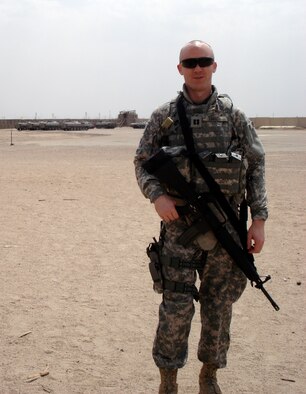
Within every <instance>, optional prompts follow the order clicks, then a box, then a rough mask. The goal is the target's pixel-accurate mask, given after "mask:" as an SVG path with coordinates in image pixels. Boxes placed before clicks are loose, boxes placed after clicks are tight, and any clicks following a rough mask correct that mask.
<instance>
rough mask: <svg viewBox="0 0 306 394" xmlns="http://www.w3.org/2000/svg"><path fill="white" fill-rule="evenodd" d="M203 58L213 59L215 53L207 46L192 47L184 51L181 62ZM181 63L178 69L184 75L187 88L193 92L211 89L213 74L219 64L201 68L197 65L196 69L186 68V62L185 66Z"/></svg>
mask: <svg viewBox="0 0 306 394" xmlns="http://www.w3.org/2000/svg"><path fill="white" fill-rule="evenodd" d="M203 57H205V58H207V57H208V58H213V52H212V50H211V48H210V47H208V46H206V45H203V46H195V45H190V46H187V47H185V48H183V49H182V52H181V56H180V61H181V62H182V61H183V60H186V59H192V58H203ZM181 62H180V64H178V66H177V68H178V71H179V73H180V74H181V75H183V77H184V79H185V83H186V86H187V88H189V89H191V90H193V91H202V90H203V89H207V88H210V86H211V81H212V74H213V73H214V72H215V71H216V69H217V63H216V62H215V61H213V62H212V64H211V65H208V66H207V67H200V65H198V64H197V65H196V67H194V68H188V67H184V62H183V64H182V63H181ZM204 63H205V61H204Z"/></svg>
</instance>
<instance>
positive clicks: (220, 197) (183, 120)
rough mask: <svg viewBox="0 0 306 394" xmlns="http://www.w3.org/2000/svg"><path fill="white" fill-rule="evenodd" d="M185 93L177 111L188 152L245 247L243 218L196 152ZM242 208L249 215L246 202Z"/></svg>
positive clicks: (178, 102)
mask: <svg viewBox="0 0 306 394" xmlns="http://www.w3.org/2000/svg"><path fill="white" fill-rule="evenodd" d="M183 100H184V98H183V95H182V94H181V95H180V96H179V97H178V100H177V111H178V117H179V120H180V124H181V128H182V132H183V136H184V140H185V145H186V148H187V153H188V155H189V158H190V160H191V161H192V163H193V164H194V166H195V167H196V169H197V170H198V171H199V173H200V175H201V176H202V178H203V179H204V181H205V182H206V184H207V186H208V188H209V189H210V192H211V194H212V195H213V196H214V198H215V199H216V201H217V202H218V204H219V205H220V207H221V208H222V210H223V211H224V212H225V214H226V215H227V218H228V220H229V221H230V223H231V225H232V226H233V227H234V229H235V230H236V231H237V233H238V234H239V237H240V240H241V242H242V244H243V246H244V247H245V246H246V245H245V240H246V235H245V233H246V227H245V226H244V223H246V222H244V223H243V222H242V221H241V220H239V219H238V218H237V215H236V214H235V212H234V210H233V209H232V207H231V206H230V204H229V202H228V201H227V199H226V197H225V196H224V194H223V193H222V191H221V189H220V186H219V185H218V183H217V182H216V181H215V180H214V178H213V177H212V176H211V174H210V172H209V171H208V169H207V168H206V167H205V165H204V163H203V162H202V160H201V159H200V157H199V155H198V154H197V152H196V149H195V144H194V139H193V134H192V130H191V128H190V125H189V121H188V119H187V116H186V111H185V107H184V103H183ZM241 208H242V209H244V212H243V215H242V216H246V215H247V206H246V205H245V204H241ZM245 209H246V211H245Z"/></svg>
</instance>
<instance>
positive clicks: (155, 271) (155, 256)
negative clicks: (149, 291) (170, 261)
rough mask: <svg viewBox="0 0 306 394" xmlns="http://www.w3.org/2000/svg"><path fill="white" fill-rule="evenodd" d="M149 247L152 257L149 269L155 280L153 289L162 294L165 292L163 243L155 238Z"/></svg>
mask: <svg viewBox="0 0 306 394" xmlns="http://www.w3.org/2000/svg"><path fill="white" fill-rule="evenodd" d="M153 241H154V242H151V243H150V244H149V246H148V247H147V255H148V257H149V259H150V262H149V270H150V274H151V277H152V280H153V290H154V291H155V292H156V293H158V294H161V293H163V277H162V264H161V259H160V252H161V245H160V243H159V242H157V240H156V239H155V238H153Z"/></svg>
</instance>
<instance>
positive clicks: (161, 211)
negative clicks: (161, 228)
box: [154, 194, 179, 223]
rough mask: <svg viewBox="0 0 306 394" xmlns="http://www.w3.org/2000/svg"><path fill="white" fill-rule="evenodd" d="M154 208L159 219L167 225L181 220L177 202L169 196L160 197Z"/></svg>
mask: <svg viewBox="0 0 306 394" xmlns="http://www.w3.org/2000/svg"><path fill="white" fill-rule="evenodd" d="M154 206H155V210H156V212H157V213H158V215H159V217H160V218H161V219H162V220H164V221H165V222H167V223H169V222H171V221H172V220H176V219H178V218H179V215H178V213H177V210H176V209H175V201H174V200H173V199H172V198H171V197H169V196H168V195H167V194H163V195H162V196H159V197H158V198H157V199H156V200H155V201H154Z"/></svg>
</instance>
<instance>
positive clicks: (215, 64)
mask: <svg viewBox="0 0 306 394" xmlns="http://www.w3.org/2000/svg"><path fill="white" fill-rule="evenodd" d="M217 68H218V64H217V62H215V63H214V68H213V73H215V72H216V71H217Z"/></svg>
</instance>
